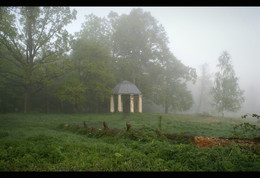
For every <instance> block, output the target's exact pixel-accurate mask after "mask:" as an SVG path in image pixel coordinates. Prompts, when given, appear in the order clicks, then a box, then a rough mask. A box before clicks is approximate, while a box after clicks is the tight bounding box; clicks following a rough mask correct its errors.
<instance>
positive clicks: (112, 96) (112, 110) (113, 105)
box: [110, 95, 115, 112]
mask: <svg viewBox="0 0 260 178" xmlns="http://www.w3.org/2000/svg"><path fill="white" fill-rule="evenodd" d="M110 112H115V104H114V95H111V97H110Z"/></svg>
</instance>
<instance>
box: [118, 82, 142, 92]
mask: <svg viewBox="0 0 260 178" xmlns="http://www.w3.org/2000/svg"><path fill="white" fill-rule="evenodd" d="M114 94H136V95H139V94H141V92H140V90H139V89H138V88H137V87H136V86H135V84H133V83H131V82H129V81H127V80H124V81H122V82H120V83H118V84H117V85H116V86H115V88H114Z"/></svg>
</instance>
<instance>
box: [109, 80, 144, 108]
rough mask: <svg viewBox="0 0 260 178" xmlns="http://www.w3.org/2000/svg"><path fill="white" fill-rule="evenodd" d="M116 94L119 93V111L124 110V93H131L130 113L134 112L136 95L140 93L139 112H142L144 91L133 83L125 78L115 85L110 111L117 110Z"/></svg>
mask: <svg viewBox="0 0 260 178" xmlns="http://www.w3.org/2000/svg"><path fill="white" fill-rule="evenodd" d="M114 95H117V100H118V102H117V103H118V104H117V109H118V112H123V101H122V100H123V99H122V95H130V113H133V112H134V96H135V95H138V112H140V113H141V112H142V93H141V92H140V90H139V89H138V88H137V87H136V86H135V85H134V84H133V83H131V82H129V81H127V80H124V81H122V82H120V83H118V84H117V85H116V86H115V88H114V93H113V95H111V98H110V112H115V103H114Z"/></svg>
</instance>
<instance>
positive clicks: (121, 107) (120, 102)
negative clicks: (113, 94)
mask: <svg viewBox="0 0 260 178" xmlns="http://www.w3.org/2000/svg"><path fill="white" fill-rule="evenodd" d="M117 105H118V112H123V103H122V99H121V94H118V104H117Z"/></svg>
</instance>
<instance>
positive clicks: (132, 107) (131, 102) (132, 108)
mask: <svg viewBox="0 0 260 178" xmlns="http://www.w3.org/2000/svg"><path fill="white" fill-rule="evenodd" d="M130 112H134V95H133V94H130Z"/></svg>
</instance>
